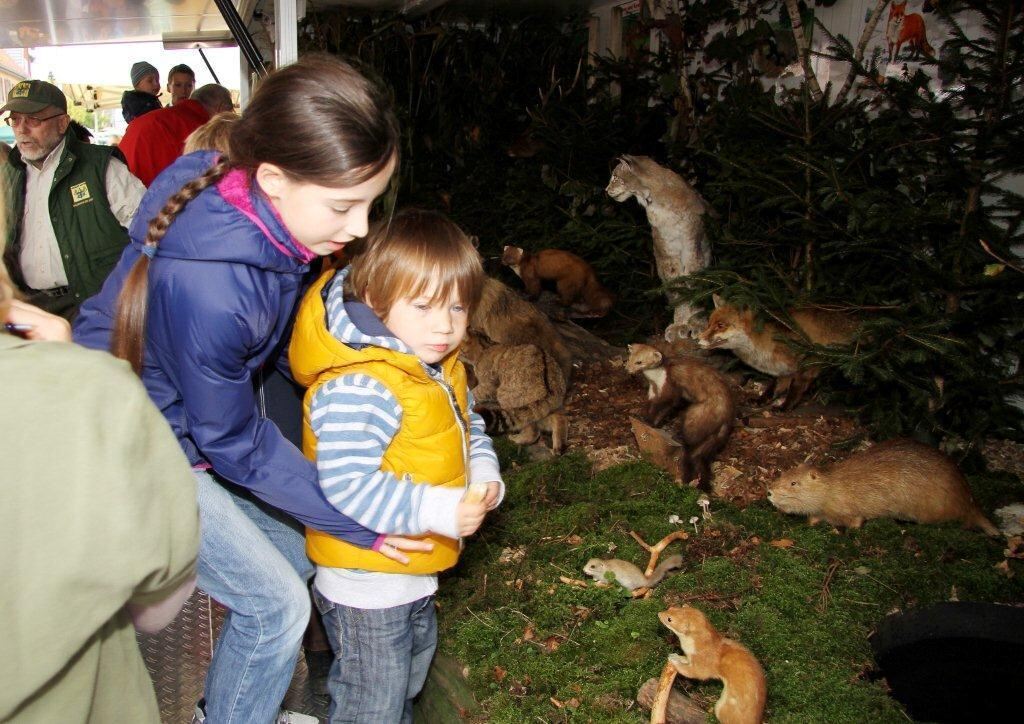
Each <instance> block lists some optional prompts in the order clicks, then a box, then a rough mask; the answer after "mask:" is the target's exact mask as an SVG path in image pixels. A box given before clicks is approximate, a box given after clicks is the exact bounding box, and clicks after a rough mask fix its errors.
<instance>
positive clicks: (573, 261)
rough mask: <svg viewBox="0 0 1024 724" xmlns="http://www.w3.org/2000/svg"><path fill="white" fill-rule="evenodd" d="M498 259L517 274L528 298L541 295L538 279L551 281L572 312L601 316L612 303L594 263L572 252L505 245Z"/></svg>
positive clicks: (559, 296) (613, 297) (560, 299)
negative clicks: (595, 270) (527, 249)
mask: <svg viewBox="0 0 1024 724" xmlns="http://www.w3.org/2000/svg"><path fill="white" fill-rule="evenodd" d="M501 263H502V264H505V265H506V266H508V267H509V268H510V269H512V271H514V272H515V273H516V274H517V275H519V278H520V279H522V280H523V285H524V286H525V287H526V294H527V296H529V297H530V298H531V299H536V298H537V297H539V296H540V289H541V282H544V281H550V282H554V283H555V289H556V290H557V291H558V301H560V302H561V303H562V305H563V306H566V307H572V309H573V310H574V311H575V312H576V315H575V316H581V317H603V316H605V315H606V314H608V312H609V311H610V310H611V308H612V305H613V304H614V303H615V296H614V295H613V294H612V293H611V292H609V291H608V290H607V289H605V288H604V287H603V286H602V285H601V282H599V281H598V280H597V275H596V274H594V269H593V267H591V266H590V264H588V263H587V261H586V260H584V259H582V258H581V257H579V256H576V255H575V254H573V253H572V252H569V251H563V250H561V249H541V250H540V251H537V252H532V253H531V252H529V251H525V250H523V249H521V248H519V247H518V246H506V247H505V249H504V250H503V252H502V254H501Z"/></svg>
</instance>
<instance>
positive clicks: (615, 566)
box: [583, 553, 683, 591]
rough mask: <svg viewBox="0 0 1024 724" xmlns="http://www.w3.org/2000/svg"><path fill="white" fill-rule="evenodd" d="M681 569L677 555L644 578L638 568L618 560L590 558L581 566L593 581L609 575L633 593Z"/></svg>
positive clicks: (657, 582) (680, 560)
mask: <svg viewBox="0 0 1024 724" xmlns="http://www.w3.org/2000/svg"><path fill="white" fill-rule="evenodd" d="M682 567H683V557H682V556H681V555H679V554H678V553H677V554H676V555H674V556H669V557H668V558H666V559H665V560H663V561H662V562H661V563H659V564H658V567H657V568H655V569H654V571H653V572H652V573H651V575H650V576H645V575H644V572H643V571H641V570H640V568H639V566H636V565H634V564H633V563H630V562H629V561H623V560H620V559H618V558H608V559H601V558H591V559H590V560H589V561H587V565H585V566H583V572H584V573H586V574H587V575H588V576H590V577H591V578H593V579H594V580H595V581H604V580H607V579H606V578H605V574H606V573H611V574H612V575H613V576H615V580H616V582H618V584H619V585H620V586H622V587H623V588H625V589H627V590H629V591H635V590H636V589H638V588H654V587H655V586H657V585H658V584H659V583H661V582H662V580H664V578H665V576H666V575H667V574H668V572H669V571H671V570H675V569H676V568H682Z"/></svg>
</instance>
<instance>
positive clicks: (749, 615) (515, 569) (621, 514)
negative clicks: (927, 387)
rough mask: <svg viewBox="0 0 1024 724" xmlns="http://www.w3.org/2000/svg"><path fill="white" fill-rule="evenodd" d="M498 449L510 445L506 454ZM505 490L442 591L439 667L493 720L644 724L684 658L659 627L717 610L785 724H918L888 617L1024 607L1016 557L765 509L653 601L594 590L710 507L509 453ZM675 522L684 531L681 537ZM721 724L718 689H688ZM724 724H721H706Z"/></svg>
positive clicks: (736, 516)
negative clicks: (667, 668)
mask: <svg viewBox="0 0 1024 724" xmlns="http://www.w3.org/2000/svg"><path fill="white" fill-rule="evenodd" d="M499 442H500V441H499ZM499 451H500V454H501V456H502V462H503V469H505V470H506V471H507V472H506V482H507V485H508V492H507V497H506V499H505V502H504V505H503V506H502V508H501V509H500V510H498V511H496V512H495V513H493V514H492V515H491V517H490V519H489V521H488V522H487V523H486V524H485V527H484V528H483V529H482V530H481V531H480V532H478V534H477V535H476V536H474V537H473V538H472V539H471V540H470V541H469V542H468V547H467V549H466V551H465V552H464V554H463V559H462V561H461V562H460V564H459V566H458V568H457V569H455V570H454V571H453V572H451V573H450V574H448V575H446V576H445V577H443V578H442V581H441V591H440V595H439V605H440V612H439V620H440V626H441V633H440V646H439V651H440V652H441V653H443V654H447V655H450V656H452V657H454V658H456V659H457V660H458V661H460V662H462V663H463V664H465V665H466V667H467V669H468V672H469V683H470V685H471V687H472V689H473V692H474V695H475V696H476V699H477V700H478V701H479V702H480V704H481V708H482V713H481V714H480V715H479V718H480V719H482V720H484V719H485V720H488V721H493V722H517V723H518V722H526V721H545V722H547V721H552V722H558V721H570V720H571V721H588V722H589V721H593V722H630V721H635V722H640V721H646V720H647V718H648V714H647V713H646V712H644V711H642V710H641V709H640V708H639V706H638V705H637V704H636V702H635V698H636V695H637V691H638V690H639V688H640V686H641V685H642V684H643V683H644V681H646V680H647V679H649V678H651V677H656V676H657V675H658V673H659V672H660V670H661V667H662V664H663V663H664V661H665V658H666V656H667V655H668V654H669V653H671V652H673V651H677V647H676V644H675V643H674V640H673V637H672V636H671V634H670V633H669V632H668V630H667V629H665V628H664V627H663V626H662V625H661V624H660V622H659V621H658V618H657V613H658V612H659V611H661V610H663V609H664V608H667V607H668V606H671V605H678V604H682V603H688V604H690V605H693V606H697V607H698V608H700V609H702V610H703V611H704V612H705V613H706V614H707V615H708V617H709V618H710V620H711V621H712V623H713V624H714V625H715V626H716V627H717V628H718V629H719V630H720V631H721V632H722V633H723V634H725V635H727V636H729V637H731V638H735V639H737V640H739V641H741V642H742V643H744V644H745V645H746V646H747V647H748V648H750V649H751V651H753V653H754V654H755V655H756V656H757V658H758V659H759V660H760V661H761V663H762V665H763V666H764V669H765V672H766V675H767V679H768V711H767V717H768V719H769V720H770V721H772V722H812V721H813V722H830V723H839V722H864V721H871V722H904V721H907V720H908V717H907V716H906V715H905V713H904V712H903V711H902V709H901V708H900V706H899V704H898V703H896V702H895V701H894V700H892V699H891V698H890V697H889V696H887V693H886V686H885V682H884V680H881V679H880V678H878V677H877V676H875V675H873V668H874V664H873V660H872V655H871V648H870V644H869V641H868V635H869V633H870V632H871V631H872V629H873V627H874V626H875V624H876V623H877V622H878V621H879V620H880V619H881V618H882V617H884V616H885V615H886V614H888V613H890V612H893V611H897V610H907V609H909V608H912V607H915V606H920V605H924V604H928V603H932V602H937V601H945V600H949V599H950V598H951V597H952V598H958V599H959V600H961V601H968V600H972V601H997V602H1016V603H1020V602H1022V601H1024V581H1022V578H1024V566H1021V565H1020V562H1019V561H1015V560H1011V561H1010V569H1009V571H1010V573H1015V575H1012V576H1008V575H1007V573H1006V572H1005V571H1003V570H1000V569H999V568H997V567H996V566H997V565H998V564H1000V563H1002V562H1003V560H1004V558H1003V549H1004V547H1005V546H1004V541H1002V540H992V539H988V538H986V537H985V536H983V535H982V534H980V533H977V532H974V531H966V530H963V529H961V528H960V527H959V526H957V525H941V526H922V525H914V524H910V523H898V522H895V521H889V520H876V521H870V522H869V523H868V524H867V525H866V526H865V527H864V528H863V529H861V530H855V531H848V532H846V533H842V534H839V533H836V532H834V531H833V530H832V529H831V527H829V526H826V525H819V526H817V527H813V528H812V527H809V526H808V525H807V524H806V521H805V519H802V518H798V517H794V516H786V515H783V514H781V513H779V512H777V511H776V510H774V509H773V508H771V507H770V506H769V505H768V504H767V503H764V502H761V503H757V504H754V505H752V506H750V507H748V508H746V509H743V510H741V509H739V508H735V507H732V506H730V505H728V504H725V503H722V502H719V501H717V500H716V501H713V502H712V506H711V512H712V516H713V517H712V518H711V519H709V520H701V521H700V522H699V523H698V530H699V532H697V533H694V531H693V530H692V526H690V528H691V531H690V532H691V537H690V539H689V540H686V541H682V542H676V543H673V544H671V546H670V547H669V549H668V550H666V551H665V553H664V555H669V554H671V553H673V552H680V553H682V554H683V556H684V567H683V569H682V570H680V571H677V572H675V573H673V574H670V575H669V576H668V577H667V578H666V579H665V581H664V582H663V583H662V584H661V585H659V586H658V587H657V588H656V589H654V592H653V595H652V596H651V597H650V598H647V599H633V598H631V597H630V595H629V594H628V593H627V592H625V591H624V590H623V589H621V588H619V587H618V586H612V587H608V588H599V587H596V586H595V585H593V584H591V585H588V586H586V587H581V586H578V585H571V584H566V583H563V582H562V581H561V580H560V577H566V578H569V579H584V578H585V576H584V575H583V573H582V568H583V565H584V563H585V562H586V561H587V559H589V558H592V557H600V558H611V557H615V558H623V559H626V560H631V561H633V562H635V563H637V564H638V565H640V566H641V568H642V567H643V566H644V565H645V564H646V562H647V557H648V554H647V552H646V551H644V550H643V549H642V548H641V547H640V546H639V545H638V544H637V543H636V541H634V540H633V539H632V538H631V537H630V535H629V532H630V531H631V530H633V531H636V532H637V533H638V534H639V535H641V536H642V537H643V538H644V539H645V540H646V541H648V542H650V543H653V542H656V541H658V540H659V539H660V538H662V537H663V536H665V535H666V534H668V533H670V532H672V531H673V530H677V529H679V528H680V527H683V526H688V525H689V524H688V521H689V519H690V518H691V516H693V515H696V514H699V512H700V511H699V508H698V506H697V502H696V501H697V497H698V495H699V491H697V490H694V489H690V488H686V489H680V488H679V487H677V486H676V485H675V484H673V483H672V482H671V481H670V480H669V479H668V478H667V477H666V476H665V475H664V474H663V473H662V472H661V471H659V470H658V469H657V468H654V467H652V466H650V465H649V464H647V463H643V462H636V463H629V464H625V465H619V466H616V467H612V468H609V469H607V470H604V471H601V472H599V473H596V474H591V472H590V465H589V463H588V462H587V460H586V458H585V457H583V456H582V455H579V454H570V455H567V456H565V457H562V458H559V459H554V460H551V461H545V462H536V463H531V462H528V461H527V460H526V458H525V456H524V455H523V453H522V451H521V450H518V449H517V448H514V447H509V446H506V445H499ZM970 481H971V484H972V488H973V489H974V490H975V492H976V495H977V497H978V498H979V501H980V502H981V503H982V506H983V507H984V508H985V510H988V511H991V510H992V509H993V508H994V507H998V506H999V505H1003V504H1006V503H1009V502H1012V501H1013V500H1019V499H1021V496H1022V494H1024V489H1022V488H1024V486H1022V485H1021V483H1020V481H1019V480H1018V479H1017V478H1016V477H1014V476H1010V475H1005V474H1000V475H993V476H984V477H971V478H970ZM673 514H674V515H678V516H679V517H680V518H681V519H682V521H683V523H682V526H681V525H680V524H676V523H670V522H669V517H670V516H672V515H673ZM677 681H679V682H681V683H677V686H681V687H682V690H683V691H684V692H685V693H686V694H687V695H688V696H690V697H691V698H693V699H694V700H695V701H696V702H697V703H698V704H700V705H703V706H704V707H705V708H706V709H708V710H709V711H710V708H711V706H712V705H713V703H714V701H715V700H716V699H717V698H718V696H719V693H720V691H721V685H720V684H719V683H718V682H706V683H700V682H694V681H689V680H682V679H680V680H677ZM710 718H711V715H710V714H709V720H710Z"/></svg>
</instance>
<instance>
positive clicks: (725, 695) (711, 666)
mask: <svg viewBox="0 0 1024 724" xmlns="http://www.w3.org/2000/svg"><path fill="white" fill-rule="evenodd" d="M658 618H659V619H661V622H662V623H663V624H665V625H666V626H667V627H668V629H669V630H670V631H672V633H674V634H675V635H676V636H677V637H678V638H679V647H680V648H681V649H682V650H683V654H684V655H683V656H679V655H678V654H670V655H669V657H668V660H669V663H671V664H672V666H674V667H675V669H676V671H678V672H679V673H680V674H681V675H683V676H685V677H687V678H688V679H698V680H700V681H706V680H707V679H721V680H722V683H723V684H724V685H725V686H724V687H723V688H722V695H721V696H720V697H718V702H717V703H716V704H715V716H716V717H718V721H720V722H722V724H759V723H760V722H761V721H762V720H763V719H764V707H765V702H766V701H767V699H768V686H767V684H766V683H765V678H764V670H763V669H762V668H761V664H760V663H758V661H757V659H756V658H755V657H754V655H753V654H752V653H750V651H749V650H748V649H747V647H746V646H744V645H743V644H741V643H739V642H738V641H733V640H732V639H729V638H726V637H725V636H722V634H720V633H719V632H718V631H717V630H716V629H715V627H714V626H712V625H711V622H710V621H708V619H707V617H706V616H705V615H704V614H703V613H701V612H700V611H699V610H698V609H696V608H693V607H692V606H674V607H673V608H670V609H668V610H667V611H662V612H661V613H659V614H658Z"/></svg>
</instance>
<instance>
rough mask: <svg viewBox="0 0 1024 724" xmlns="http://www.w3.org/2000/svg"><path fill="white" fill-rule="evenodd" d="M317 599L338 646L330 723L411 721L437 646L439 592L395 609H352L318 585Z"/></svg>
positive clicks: (406, 723) (334, 645) (329, 634)
mask: <svg viewBox="0 0 1024 724" xmlns="http://www.w3.org/2000/svg"><path fill="white" fill-rule="evenodd" d="M313 600H314V601H315V602H316V607H317V608H318V609H319V610H320V613H321V615H322V616H323V620H324V627H325V628H326V629H327V637H328V638H329V639H330V640H331V648H333V649H334V661H333V662H332V663H331V673H330V678H329V679H328V682H327V688H328V689H329V690H330V692H331V708H330V710H329V715H330V724H339V723H340V722H358V723H359V724H394V723H397V722H402V724H409V723H410V722H412V700H413V698H415V696H416V695H417V694H419V693H420V689H422V688H423V682H425V681H426V679H427V670H428V669H429V668H430V661H431V659H433V658H434V649H436V648H437V616H436V614H435V613H434V597H433V596H427V597H426V598H421V599H419V600H417V601H413V602H412V603H407V604H405V605H402V606H394V607H392V608H378V609H365V608H351V607H349V606H342V605H341V604H340V603H334V602H333V601H328V600H327V599H326V598H324V597H323V596H322V595H321V594H320V592H319V591H317V590H316V587H314V588H313Z"/></svg>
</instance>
